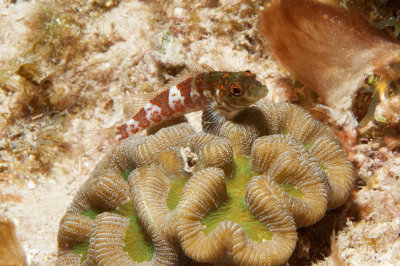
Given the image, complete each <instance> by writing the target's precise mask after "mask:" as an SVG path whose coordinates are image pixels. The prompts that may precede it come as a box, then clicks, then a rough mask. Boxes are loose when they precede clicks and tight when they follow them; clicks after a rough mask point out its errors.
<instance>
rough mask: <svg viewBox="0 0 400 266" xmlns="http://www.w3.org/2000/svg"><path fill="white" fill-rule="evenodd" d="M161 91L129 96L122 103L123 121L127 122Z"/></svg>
mask: <svg viewBox="0 0 400 266" xmlns="http://www.w3.org/2000/svg"><path fill="white" fill-rule="evenodd" d="M160 92H161V91H153V92H148V93H140V94H131V95H129V96H128V97H126V99H125V100H124V103H123V119H124V121H125V120H128V119H130V118H132V117H133V116H134V115H136V114H137V113H138V112H139V111H140V109H142V108H143V107H144V106H145V105H146V104H147V103H148V102H150V100H151V99H153V98H154V97H155V96H157V95H158V94H160Z"/></svg>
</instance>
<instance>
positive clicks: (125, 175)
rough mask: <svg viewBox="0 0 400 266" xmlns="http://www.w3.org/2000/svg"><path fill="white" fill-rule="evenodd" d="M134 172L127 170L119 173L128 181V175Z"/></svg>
mask: <svg viewBox="0 0 400 266" xmlns="http://www.w3.org/2000/svg"><path fill="white" fill-rule="evenodd" d="M131 172H132V170H130V169H129V170H126V171H122V172H121V173H119V174H120V175H121V176H122V178H123V179H124V180H125V181H128V177H129V175H130V173H131Z"/></svg>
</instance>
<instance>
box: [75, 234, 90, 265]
mask: <svg viewBox="0 0 400 266" xmlns="http://www.w3.org/2000/svg"><path fill="white" fill-rule="evenodd" d="M88 249H89V239H88V240H86V241H85V242H82V243H79V244H77V245H75V246H74V247H73V248H72V253H74V254H81V262H83V261H84V260H86V258H87V253H88Z"/></svg>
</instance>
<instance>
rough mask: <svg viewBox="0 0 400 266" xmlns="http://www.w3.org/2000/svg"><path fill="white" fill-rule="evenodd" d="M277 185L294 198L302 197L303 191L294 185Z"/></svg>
mask: <svg viewBox="0 0 400 266" xmlns="http://www.w3.org/2000/svg"><path fill="white" fill-rule="evenodd" d="M278 186H279V187H280V188H281V189H283V191H285V192H286V193H288V194H289V195H290V196H292V197H294V198H303V197H304V193H303V191H301V190H300V189H298V188H297V187H296V186H294V185H290V184H278Z"/></svg>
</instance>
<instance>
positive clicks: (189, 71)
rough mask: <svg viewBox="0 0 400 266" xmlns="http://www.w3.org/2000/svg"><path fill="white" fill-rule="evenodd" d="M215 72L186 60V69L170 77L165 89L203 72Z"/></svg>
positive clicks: (205, 66) (210, 68)
mask: <svg viewBox="0 0 400 266" xmlns="http://www.w3.org/2000/svg"><path fill="white" fill-rule="evenodd" d="M212 71H215V70H214V69H213V68H212V67H210V66H207V65H203V64H199V63H197V62H194V61H192V60H188V61H187V63H186V69H184V70H182V71H181V72H180V73H179V74H178V75H176V76H175V77H172V78H171V79H170V80H169V82H168V83H167V85H166V87H167V88H170V87H172V86H175V85H176V84H178V83H180V82H182V81H184V80H186V79H188V78H190V77H193V76H195V75H197V74H200V73H204V72H212Z"/></svg>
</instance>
